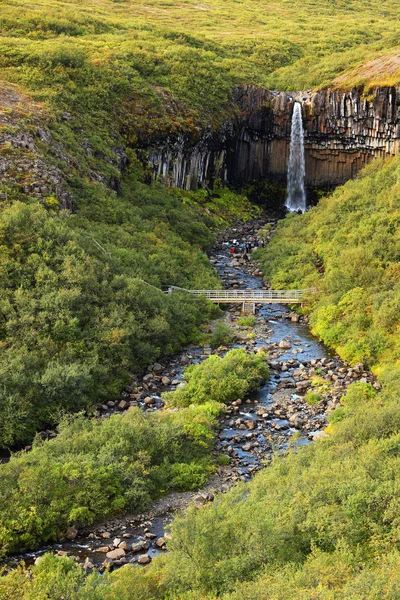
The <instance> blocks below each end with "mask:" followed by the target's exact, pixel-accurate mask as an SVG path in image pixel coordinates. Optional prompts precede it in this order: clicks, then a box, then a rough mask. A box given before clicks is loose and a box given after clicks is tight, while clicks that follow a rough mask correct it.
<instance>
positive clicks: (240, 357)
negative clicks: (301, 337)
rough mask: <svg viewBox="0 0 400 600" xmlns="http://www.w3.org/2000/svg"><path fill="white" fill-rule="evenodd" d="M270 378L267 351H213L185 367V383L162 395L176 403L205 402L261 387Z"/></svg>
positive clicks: (177, 404)
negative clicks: (201, 359)
mask: <svg viewBox="0 0 400 600" xmlns="http://www.w3.org/2000/svg"><path fill="white" fill-rule="evenodd" d="M267 378H268V367H267V365H266V363H265V355H264V354H262V353H259V354H255V355H254V354H247V353H246V351H245V350H243V349H241V348H238V349H235V350H230V351H229V352H228V353H227V354H226V355H225V356H224V357H223V358H221V357H220V356H216V355H214V356H210V357H209V358H207V360H205V361H204V362H202V363H200V364H199V365H192V366H191V367H189V368H188V369H186V371H185V380H186V383H185V385H184V386H183V387H178V388H177V390H176V391H175V392H167V393H165V394H163V398H164V399H165V400H166V401H167V402H168V403H170V404H172V405H174V406H189V405H190V404H204V403H206V402H208V401H209V400H210V399H211V400H213V401H216V402H229V401H230V400H235V399H236V398H243V396H245V395H246V394H248V393H249V392H251V391H252V390H256V389H258V388H259V387H260V384H261V383H262V382H263V381H265V380H266V379H267Z"/></svg>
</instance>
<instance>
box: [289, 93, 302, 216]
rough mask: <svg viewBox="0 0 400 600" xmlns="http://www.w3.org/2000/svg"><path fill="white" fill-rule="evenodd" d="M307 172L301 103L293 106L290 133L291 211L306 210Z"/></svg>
mask: <svg viewBox="0 0 400 600" xmlns="http://www.w3.org/2000/svg"><path fill="white" fill-rule="evenodd" d="M305 174H306V168H305V162H304V134H303V120H302V116H301V104H300V102H295V103H294V106H293V116H292V130H291V133H290V154H289V165H288V189H287V198H286V206H287V208H288V210H290V211H298V210H301V211H302V212H304V211H305V210H306V192H305V189H304V177H305Z"/></svg>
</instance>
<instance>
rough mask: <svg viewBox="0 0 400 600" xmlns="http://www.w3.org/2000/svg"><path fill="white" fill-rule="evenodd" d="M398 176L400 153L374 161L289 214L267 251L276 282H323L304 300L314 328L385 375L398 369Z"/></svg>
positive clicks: (266, 258) (269, 273) (353, 359)
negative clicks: (301, 212)
mask: <svg viewBox="0 0 400 600" xmlns="http://www.w3.org/2000/svg"><path fill="white" fill-rule="evenodd" d="M399 178H400V160H399V159H398V158H394V159H391V160H388V161H387V162H386V163H382V162H380V161H375V162H374V163H372V164H371V165H370V166H369V167H367V168H366V169H364V171H363V172H362V173H361V174H360V176H358V177H357V178H356V179H355V180H354V181H349V182H348V183H347V184H346V185H344V186H343V187H340V188H338V189H337V190H336V191H335V192H334V193H333V194H331V195H330V196H328V197H326V198H324V199H323V200H322V201H321V202H320V203H319V204H318V206H316V207H315V208H313V209H311V210H310V211H309V212H308V213H306V214H305V215H304V216H302V217H301V218H296V217H293V216H291V217H289V218H287V219H285V221H283V222H282V223H281V224H280V225H279V227H278V229H277V233H276V235H275V236H274V238H273V239H272V242H271V244H270V246H269V247H268V248H267V249H266V250H265V251H264V252H262V263H263V268H264V270H265V273H266V276H267V277H268V278H269V279H270V280H271V283H272V285H273V286H276V287H278V288H279V287H289V288H290V287H292V288H296V287H314V286H315V287H317V288H318V294H317V295H316V297H315V299H314V300H313V303H312V304H311V306H309V307H308V308H307V310H308V311H310V312H311V325H312V328H313V330H314V333H315V334H316V335H318V336H319V337H321V338H322V339H323V340H324V342H325V343H326V344H328V345H329V346H332V347H334V348H336V349H337V351H338V352H339V353H340V354H341V355H342V357H343V358H344V359H345V360H348V361H349V362H351V363H353V364H354V363H356V362H364V363H366V364H367V365H369V366H370V367H372V368H374V369H375V370H376V371H377V373H378V374H380V375H382V376H385V377H386V378H390V377H391V376H392V375H393V372H394V371H395V370H396V369H397V371H399V372H400V362H399V360H400V316H399V311H398V307H399V302H400V287H399V260H400V245H399V239H400V237H399V228H400V203H399ZM390 373H391V374H392V375H390Z"/></svg>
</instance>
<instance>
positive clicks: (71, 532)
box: [65, 527, 78, 540]
mask: <svg viewBox="0 0 400 600" xmlns="http://www.w3.org/2000/svg"><path fill="white" fill-rule="evenodd" d="M77 535H78V530H77V529H76V527H68V529H67V533H66V534H65V537H66V538H67V540H74V539H75V538H76V536H77Z"/></svg>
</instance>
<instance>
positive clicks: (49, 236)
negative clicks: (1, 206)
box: [0, 182, 218, 447]
mask: <svg viewBox="0 0 400 600" xmlns="http://www.w3.org/2000/svg"><path fill="white" fill-rule="evenodd" d="M90 210H91V211H94V213H95V214H94V218H93V217H92V218H91V219H90V218H89V216H90V215H89V210H86V209H85V207H84V206H83V207H82V211H81V212H80V213H79V215H71V214H68V213H60V214H59V215H56V214H53V213H51V212H48V211H46V210H45V208H43V207H42V206H40V205H39V204H36V203H31V204H22V203H18V202H17V203H15V204H14V205H12V206H10V207H9V208H6V209H5V210H3V211H2V212H1V213H0V290H1V294H0V306H1V311H0V313H1V315H0V340H1V349H0V380H1V383H0V414H1V417H0V445H1V446H2V447H4V446H6V445H10V444H14V443H20V442H23V441H26V440H29V439H30V438H31V437H32V436H33V435H34V433H35V431H36V430H37V429H38V428H39V427H40V426H43V425H45V424H54V423H56V422H57V421H58V420H59V418H60V414H61V413H62V411H77V410H80V409H82V408H84V407H87V406H88V405H89V404H90V403H93V402H98V401H101V400H102V399H106V398H108V399H111V398H112V399H115V397H116V395H117V394H119V392H120V390H121V388H122V387H123V386H124V385H126V384H127V383H128V382H129V378H130V374H131V373H132V372H138V370H140V369H142V368H143V367H145V366H146V365H148V364H149V363H151V362H152V361H154V360H155V359H157V358H158V357H159V356H160V355H161V354H167V353H171V352H173V351H174V350H177V349H178V348H179V347H180V346H181V345H182V344H184V343H187V342H189V341H195V339H196V338H197V337H198V335H199V325H200V324H201V323H202V322H203V321H204V320H205V319H206V318H207V317H208V316H210V315H211V314H212V311H214V310H215V309H213V308H212V307H211V306H210V305H209V304H208V303H207V302H206V301H205V300H204V299H200V300H198V299H195V298H194V297H192V296H190V295H188V294H185V293H175V294H171V295H166V294H163V293H162V292H161V291H158V290H157V289H155V288H154V287H151V286H149V285H147V284H146V283H145V281H146V282H148V283H151V284H153V285H154V286H156V287H159V288H161V287H162V286H163V285H168V284H175V285H178V286H182V287H201V288H207V287H216V286H217V285H218V280H217V279H216V278H215V276H214V275H213V273H212V269H211V267H210V265H209V263H208V261H207V258H206V257H205V256H204V255H203V254H202V253H201V252H200V250H199V249H198V248H197V247H196V246H203V247H204V246H207V245H208V244H210V243H211V241H212V239H213V237H212V235H211V234H210V231H209V230H208V229H207V227H206V226H205V224H204V222H202V220H201V219H200V218H199V216H198V215H197V214H196V213H195V212H194V210H193V209H192V208H191V207H189V206H187V207H185V208H183V205H182V201H181V200H180V199H178V198H177V197H176V196H173V195H172V194H169V193H168V192H167V191H164V190H162V189H161V188H159V189H158V188H154V189H151V188H148V187H147V186H143V185H141V184H138V183H136V184H134V182H131V185H130V186H129V188H128V187H127V189H126V191H125V190H123V193H122V196H121V197H120V198H119V199H117V198H115V199H114V203H113V205H112V207H111V206H109V205H108V204H107V198H106V197H104V198H98V199H97V201H96V202H95V203H93V204H92V205H91V208H90ZM209 220H210V219H209ZM143 280H145V281H143ZM210 311H211V312H210Z"/></svg>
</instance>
